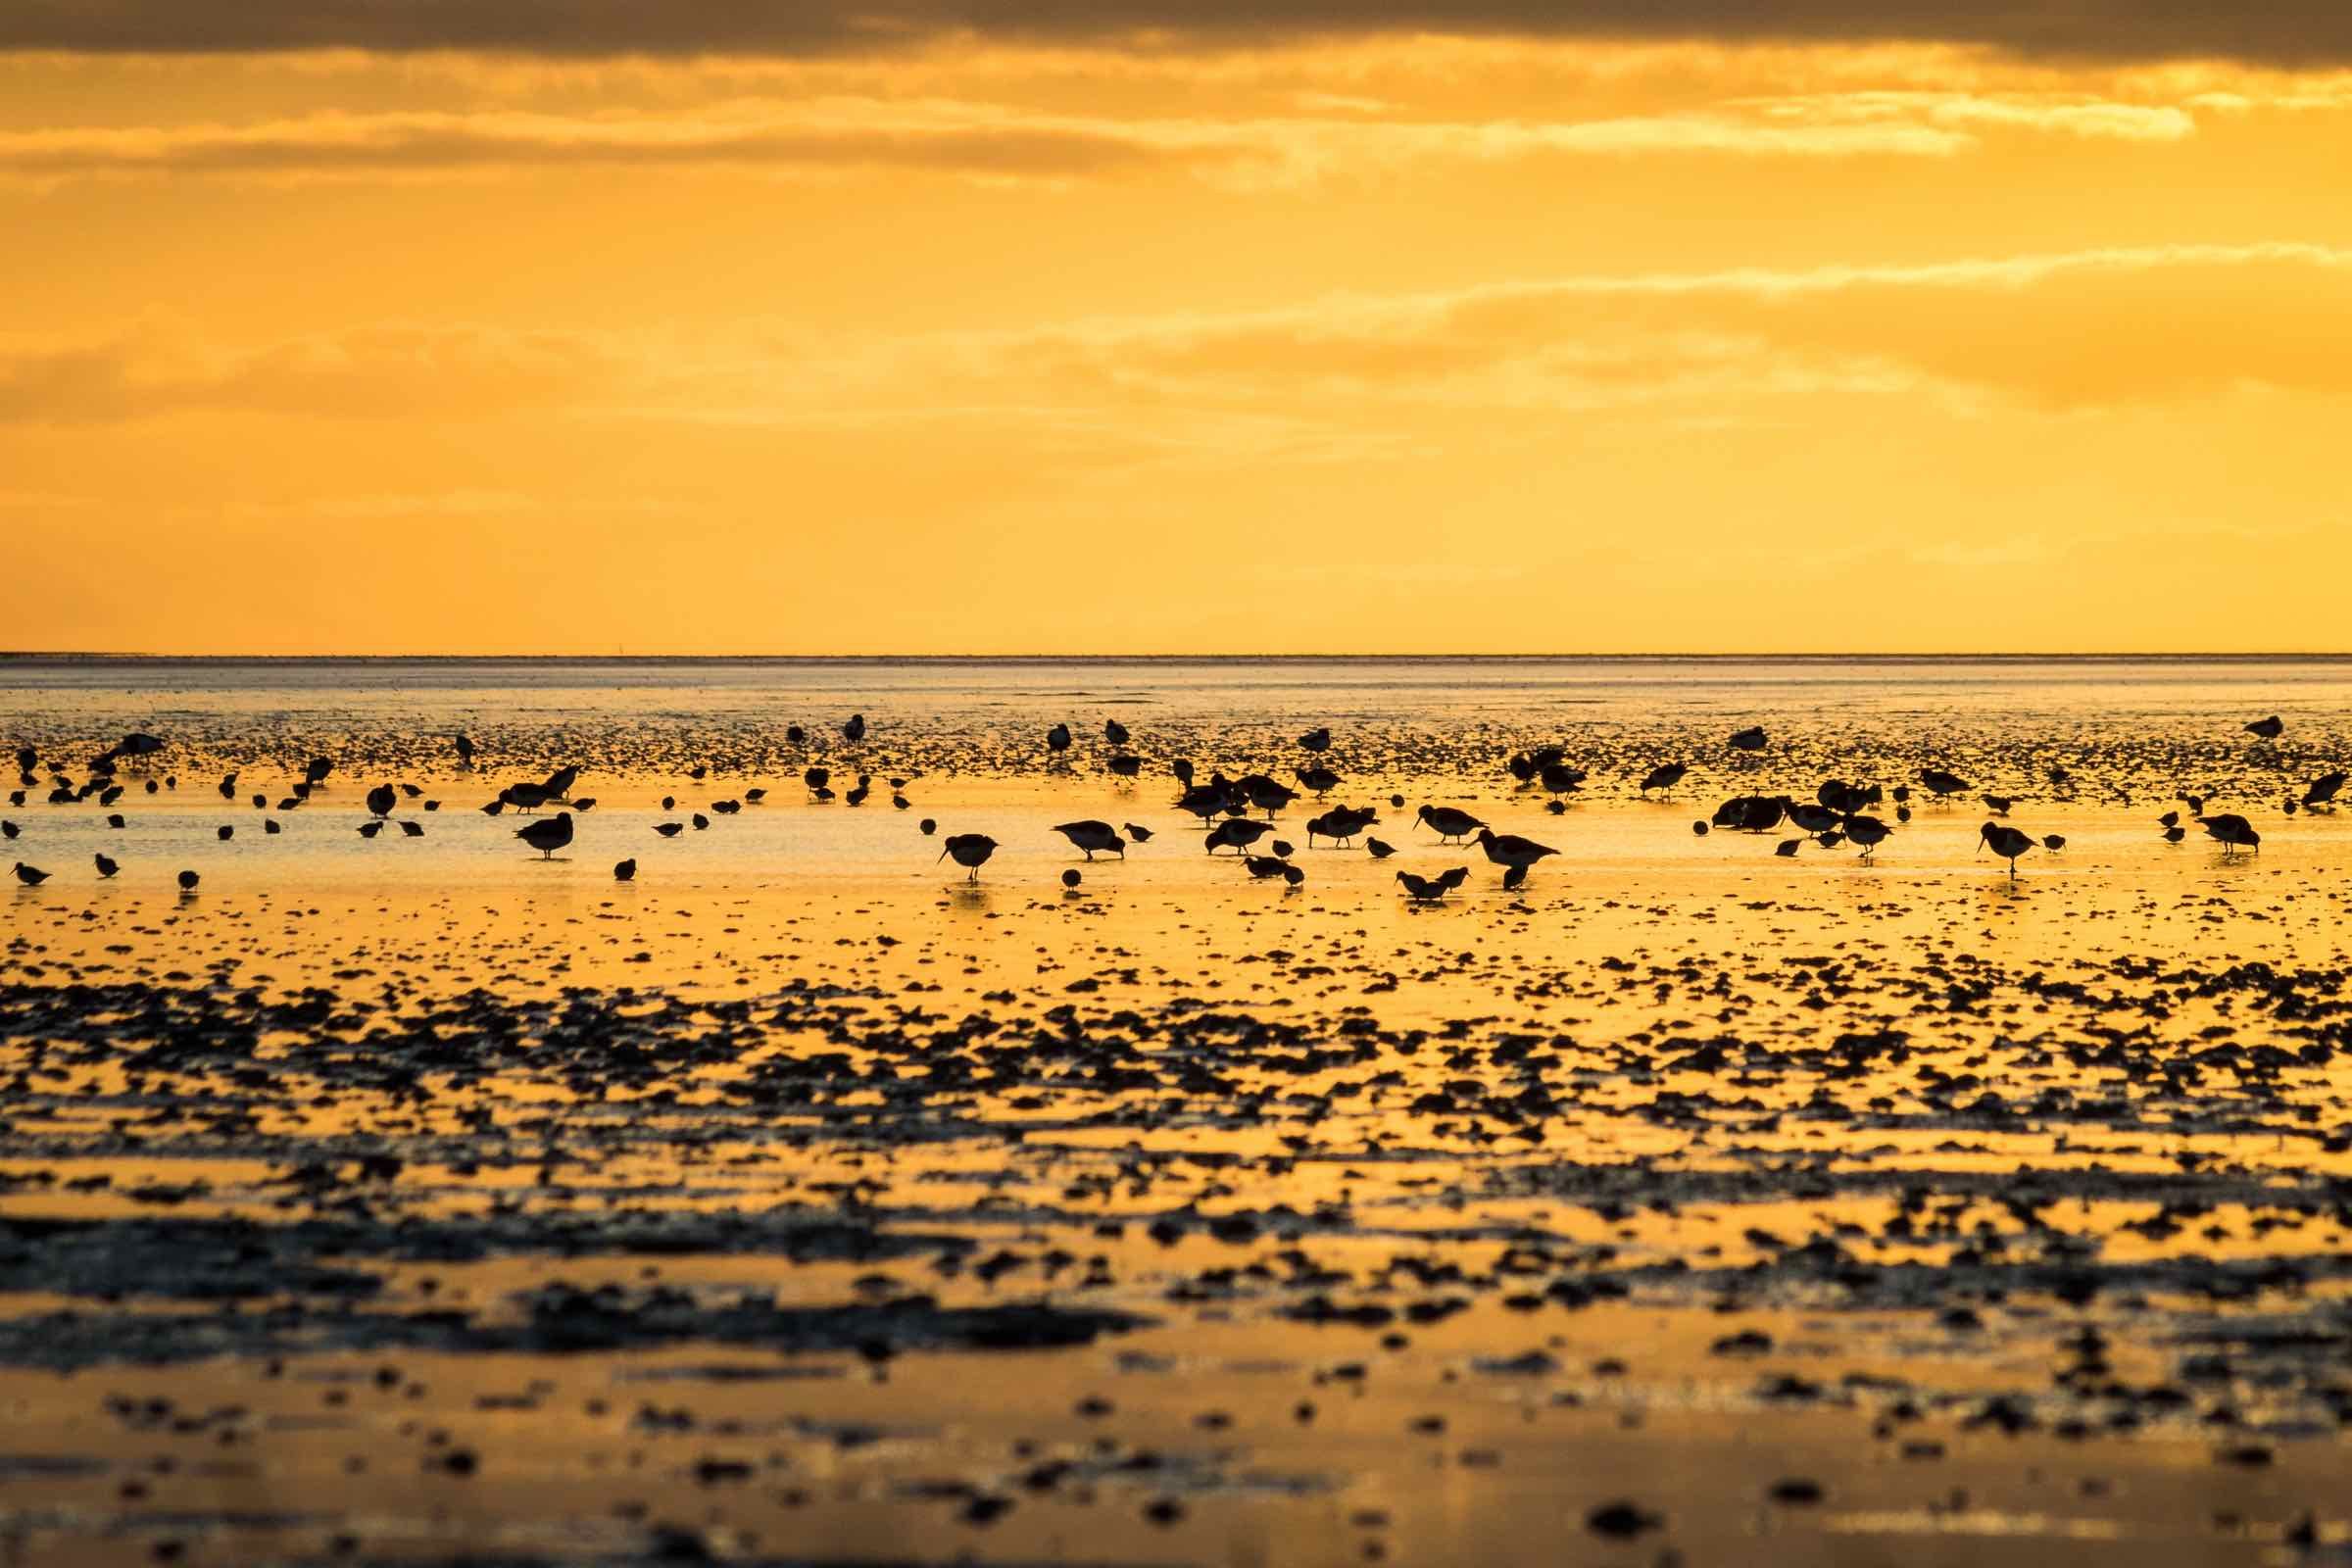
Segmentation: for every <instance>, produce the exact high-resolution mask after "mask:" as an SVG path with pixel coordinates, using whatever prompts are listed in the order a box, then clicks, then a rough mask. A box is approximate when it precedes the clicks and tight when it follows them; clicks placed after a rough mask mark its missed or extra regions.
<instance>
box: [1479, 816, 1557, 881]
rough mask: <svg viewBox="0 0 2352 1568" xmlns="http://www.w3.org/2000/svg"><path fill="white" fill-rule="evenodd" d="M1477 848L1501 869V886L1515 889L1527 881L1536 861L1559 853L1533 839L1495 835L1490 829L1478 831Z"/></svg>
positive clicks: (1515, 835) (1509, 834)
mask: <svg viewBox="0 0 2352 1568" xmlns="http://www.w3.org/2000/svg"><path fill="white" fill-rule="evenodd" d="M1478 847H1479V848H1480V849H1482V850H1484V851H1486V852H1487V858H1488V859H1490V860H1492V861H1494V862H1495V864H1496V865H1499V866H1501V867H1502V868H1503V876H1502V885H1503V886H1504V887H1506V888H1515V887H1517V886H1518V885H1519V884H1520V883H1522V882H1524V881H1526V880H1527V873H1528V871H1529V870H1530V869H1531V868H1533V867H1534V865H1535V863H1536V862H1537V861H1538V860H1541V859H1543V858H1544V857H1545V856H1547V855H1557V854H1559V853H1560V852H1559V851H1557V850H1555V849H1553V848H1551V846H1549V845H1547V844H1538V843H1537V842H1536V841H1535V840H1534V839H1523V838H1521V837H1519V835H1517V834H1516V833H1496V832H1495V830H1494V829H1492V828H1484V827H1482V828H1480V829H1479V830H1478Z"/></svg>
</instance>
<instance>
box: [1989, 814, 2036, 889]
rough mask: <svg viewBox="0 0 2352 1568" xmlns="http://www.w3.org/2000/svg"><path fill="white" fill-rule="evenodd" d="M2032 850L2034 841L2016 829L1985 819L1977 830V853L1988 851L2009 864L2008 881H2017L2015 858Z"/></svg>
mask: <svg viewBox="0 0 2352 1568" xmlns="http://www.w3.org/2000/svg"><path fill="white" fill-rule="evenodd" d="M2032 848H2034V840H2033V839H2032V838H2031V837H2029V836H2028V835H2027V834H2025V833H2022V832H2020V831H2019V830H2017V829H2016V828H2013V827H2007V826H2004V825H2003V824H2001V823H1999V822H1995V821H1991V820H1989V819H1987V820H1986V821H1985V825H1984V826H1983V827H1980V828H1978V829H1977V853H1978V854H1980V855H1981V854H1983V853H1984V852H1985V850H1987V849H1989V850H1991V851H1992V853H1993V854H1995V855H1997V856H1999V857H2000V858H2002V859H2004V860H2007V861H2008V862H2009V880H2010V881H2012V882H2014V881H2016V880H2017V858H2018V857H2019V856H2021V855H2023V854H2025V853H2026V852H2027V851H2028V850H2031V849H2032Z"/></svg>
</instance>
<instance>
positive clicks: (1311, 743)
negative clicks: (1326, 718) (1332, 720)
mask: <svg viewBox="0 0 2352 1568" xmlns="http://www.w3.org/2000/svg"><path fill="white" fill-rule="evenodd" d="M1299 745H1301V746H1303V747H1305V748H1306V749H1307V750H1308V751H1310V752H1328V751H1330V750H1331V731H1330V730H1329V729H1328V728H1316V729H1310V730H1308V731H1307V732H1306V733H1305V734H1303V735H1301V736H1299Z"/></svg>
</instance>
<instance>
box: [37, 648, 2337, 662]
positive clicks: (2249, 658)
mask: <svg viewBox="0 0 2352 1568" xmlns="http://www.w3.org/2000/svg"><path fill="white" fill-rule="evenodd" d="M1738 660H1749V661H1753V660H1785V661H1788V662H1834V661H1872V662H1950V661H1957V660H1979V661H1985V662H2032V661H2036V660H2081V661H2097V660H2105V661H2122V660H2163V661H2170V662H2190V661H2204V662H2237V663H2262V662H2272V663H2280V662H2293V661H2306V662H2352V651H2338V650H2291V649H2283V650H2265V651H2258V652H2235V653H2227V652H2217V651H2213V650H2200V649H2179V650H2170V651H2163V652H2151V651H2145V650H2142V651H2131V650H2123V649H2086V650H2082V651H2079V652H2067V653H2055V652H2048V653H2035V652H2028V651H2020V650H2014V649H2012V650H1965V649H1948V650H1942V651H1937V652H1928V653H1894V652H1887V651H1883V650H1871V649H1846V650H1837V651H1816V652H1793V651H1778V652H1774V651H1747V652H1717V653H1692V652H1679V653H1672V652H1670V653H1601V652H1585V653H1545V654H1494V653H1487V654H1474V653H1419V654H1405V653H1317V654H1244V653H1150V654H1101V653H1088V654H1074V653H1058V654H1046V653H1029V654H761V653H729V654H664V653H643V654H625V653H624V654H570V653H547V654H477V653H461V654H423V653H400V654H316V653H313V654H257V653H225V654H181V653H167V654H145V653H122V652H106V651H94V650H65V651H57V650H48V651H44V650H37V649H0V661H5V662H12V663H82V664H154V663H172V664H275V663H285V664H292V663H348V664H360V663H372V664H398V663H411V664H418V663H464V664H497V663H573V664H641V663H668V664H731V663H807V664H907V663H935V664H1055V663H1087V664H1105V663H1135V664H1208V663H1260V664H1263V663H1381V662H1449V663H1546V662H1578V661H1581V662H1625V663H1630V662H1657V663H1665V662H1731V661H1738Z"/></svg>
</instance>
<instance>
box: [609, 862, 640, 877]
mask: <svg viewBox="0 0 2352 1568" xmlns="http://www.w3.org/2000/svg"><path fill="white" fill-rule="evenodd" d="M636 880H637V862H636V861H635V860H633V859H630V860H619V861H616V862H614V864H613V881H615V882H634V881H636Z"/></svg>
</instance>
